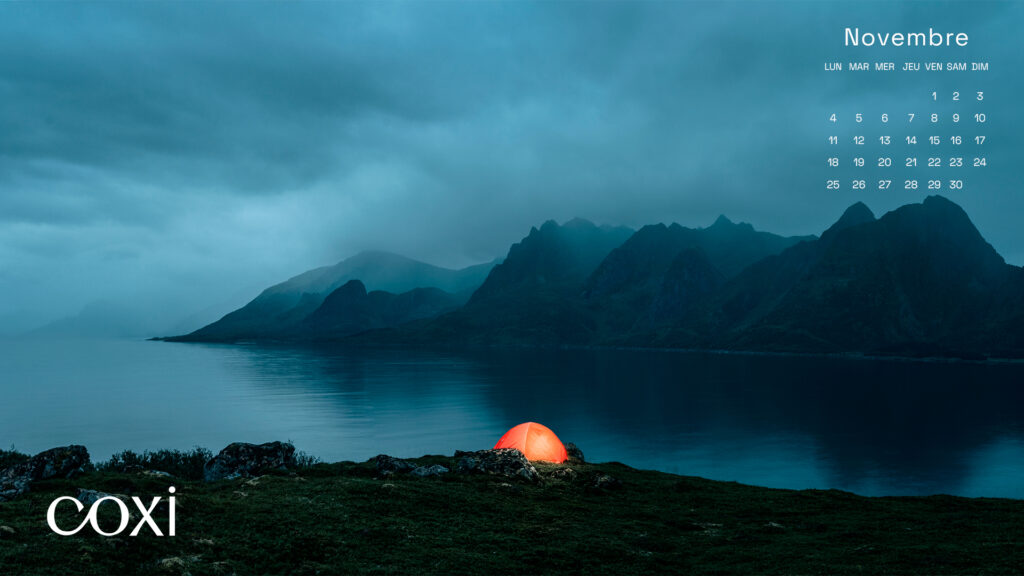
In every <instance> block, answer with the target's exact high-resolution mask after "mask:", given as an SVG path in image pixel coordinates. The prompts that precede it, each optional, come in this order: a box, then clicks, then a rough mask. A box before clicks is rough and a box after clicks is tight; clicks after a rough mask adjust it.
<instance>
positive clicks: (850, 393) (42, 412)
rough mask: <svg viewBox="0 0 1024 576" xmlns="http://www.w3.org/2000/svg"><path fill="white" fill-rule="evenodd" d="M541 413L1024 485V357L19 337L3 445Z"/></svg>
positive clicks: (735, 448) (186, 437)
mask: <svg viewBox="0 0 1024 576" xmlns="http://www.w3.org/2000/svg"><path fill="white" fill-rule="evenodd" d="M527 420H534V421H538V422H542V423H544V424H546V425H548V426H549V427H551V428H552V429H554V430H555V432H556V433H557V434H558V435H559V436H560V437H561V438H562V440H563V441H566V442H569V441H573V442H576V443H577V444H578V445H579V446H580V447H581V448H583V450H584V452H585V453H586V455H587V458H588V459H589V460H593V461H609V460H618V461H621V462H624V463H627V464H629V465H631V466H634V467H636V468H651V469H657V470H664V471H668V472H674V473H679V474H688V475H697V476H704V477H707V478H714V479H718V480H737V481H740V482H745V483H750V484H758V485H763V486H774V487H785V488H840V489H843V490H850V491H853V492H857V493H860V494H870V495H880V494H934V493H949V494H959V495H966V496H1007V497H1016V498H1024V365H993V366H986V365H971V364H925V363H911V362H900V361H865V360H840V359H825V358H785V357H759V356H742V355H715V354H707V355H705V354H682V353H671V352H627V351H622V352H609V351H600V352H592V351H516V352H486V353H465V354H463V353H440V354H438V353H426V352H404V351H372V352H367V351H345V350H336V349H331V348H326V347H325V348H315V347H313V348H311V347H305V348H296V347H252V346H214V345H194V344H169V343H160V342H129V341H121V342H96V341H85V342H81V341H80V342H44V341H34V342H3V343H2V349H0V446H3V447H4V448H7V447H9V446H10V445H14V446H16V447H17V448H18V449H19V450H22V451H25V452H37V451H39V450H43V449H46V448H49V447H52V446H57V445H63V444H70V443H79V444H85V445H86V446H87V447H88V448H89V450H90V452H91V453H92V454H93V458H94V459H97V460H98V459H104V458H106V457H108V456H109V455H110V454H111V453H113V452H115V451H119V450H123V449H133V450H139V451H141V450H143V449H147V448H149V449H154V448H190V447H192V446H195V445H201V446H206V447H208V448H211V449H213V450H214V451H216V450H219V449H220V448H221V447H223V446H224V445H226V444H228V443H230V442H233V441H239V440H241V441H249V442H264V441H270V440H278V439H283V440H287V439H290V440H292V441H293V442H294V443H295V444H296V446H297V447H298V448H299V449H300V450H304V451H306V452H309V453H311V454H315V455H317V456H320V457H321V458H322V459H324V460H328V461H336V460H365V459H367V458H369V457H371V456H373V455H375V454H378V453H381V452H385V453H389V454H394V455H398V456H419V455H422V454H428V453H429V454H451V453H452V452H453V451H455V450H456V449H463V450H469V449H481V448H489V447H491V446H492V445H493V444H494V442H495V441H496V440H497V439H498V437H500V436H501V434H502V433H504V432H505V430H506V429H508V428H510V427H511V426H513V425H515V424H518V423H520V422H523V421H527Z"/></svg>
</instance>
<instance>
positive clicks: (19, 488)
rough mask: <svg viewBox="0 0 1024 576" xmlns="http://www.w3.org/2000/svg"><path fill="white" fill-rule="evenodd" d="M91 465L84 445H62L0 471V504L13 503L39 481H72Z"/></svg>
mask: <svg viewBox="0 0 1024 576" xmlns="http://www.w3.org/2000/svg"><path fill="white" fill-rule="evenodd" d="M88 464H89V451H88V450H86V449H85V446H77V445H71V446H62V447H60V448H51V449H49V450H47V451H45V452H40V453H39V454H36V455H35V456H33V457H32V458H29V459H28V460H26V461H25V462H22V463H20V464H15V465H14V466H11V467H9V468H7V469H5V470H3V471H0V502H4V501H7V500H13V499H15V498H17V497H18V496H21V495H22V494H24V493H25V492H28V491H29V485H30V484H31V483H32V482H35V481H37V480H46V479H49V478H70V477H71V476H72V475H74V474H75V473H77V472H79V471H81V470H82V468H83V467H85V466H87V465H88Z"/></svg>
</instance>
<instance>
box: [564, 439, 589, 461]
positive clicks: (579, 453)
mask: <svg viewBox="0 0 1024 576" xmlns="http://www.w3.org/2000/svg"><path fill="white" fill-rule="evenodd" d="M565 452H566V453H567V454H569V462H571V463H573V464H584V463H586V460H584V459H583V450H580V447H579V446H577V445H575V444H573V443H572V442H569V443H568V444H566V445H565Z"/></svg>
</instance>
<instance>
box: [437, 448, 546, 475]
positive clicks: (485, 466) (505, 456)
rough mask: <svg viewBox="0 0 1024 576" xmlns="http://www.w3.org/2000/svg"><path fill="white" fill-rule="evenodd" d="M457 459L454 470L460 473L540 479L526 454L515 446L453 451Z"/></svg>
mask: <svg viewBox="0 0 1024 576" xmlns="http://www.w3.org/2000/svg"><path fill="white" fill-rule="evenodd" d="M455 457H456V458H458V459H459V462H458V464H457V465H456V467H455V471H456V472H458V473H460V474H495V475H498V476H505V477H507V478H521V479H523V480H529V481H530V482H536V481H538V480H540V474H539V473H538V472H537V469H536V468H534V467H533V464H530V461H529V460H527V459H526V456H524V455H523V453H522V452H520V451H519V450H517V449H515V448H498V449H496V450H478V451H476V452H462V451H458V452H456V453H455Z"/></svg>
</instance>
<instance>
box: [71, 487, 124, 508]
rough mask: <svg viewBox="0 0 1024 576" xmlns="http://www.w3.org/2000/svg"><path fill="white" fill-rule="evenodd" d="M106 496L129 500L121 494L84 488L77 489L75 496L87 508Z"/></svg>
mask: <svg viewBox="0 0 1024 576" xmlns="http://www.w3.org/2000/svg"><path fill="white" fill-rule="evenodd" d="M108 496H113V497H114V498H118V499H120V500H121V501H122V502H129V499H128V497H127V496H124V495H122V494H107V493H106V492H100V491H99V490H88V489H85V488H79V489H78V496H76V498H77V499H78V501H79V502H81V503H82V504H84V505H85V507H86V508H88V507H90V506H92V505H93V504H95V503H96V502H97V501H99V500H102V499H103V498H107V497H108Z"/></svg>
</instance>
